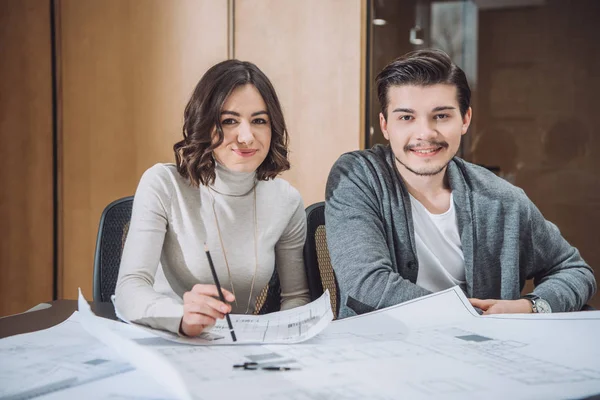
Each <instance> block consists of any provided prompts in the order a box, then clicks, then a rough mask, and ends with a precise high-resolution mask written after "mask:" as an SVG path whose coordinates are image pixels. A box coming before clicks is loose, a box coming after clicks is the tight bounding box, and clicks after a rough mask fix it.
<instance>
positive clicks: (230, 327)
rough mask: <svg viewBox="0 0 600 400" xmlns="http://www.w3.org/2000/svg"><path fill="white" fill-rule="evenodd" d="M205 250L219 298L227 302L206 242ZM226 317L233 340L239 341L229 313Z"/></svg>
mask: <svg viewBox="0 0 600 400" xmlns="http://www.w3.org/2000/svg"><path fill="white" fill-rule="evenodd" d="M204 252H205V253H206V258H208V265H210V270H211V272H212V275H213V279H214V280H215V285H216V286H217V291H218V292H219V298H220V299H221V301H222V302H223V303H225V296H223V291H222V290H221V284H220V283H219V277H218V276H217V271H216V270H215V265H214V264H213V262H212V257H211V256H210V252H209V251H208V246H207V245H206V243H204ZM225 318H226V319H227V325H228V326H229V333H230V334H231V340H233V341H234V342H237V339H236V337H235V332H234V331H233V325H231V319H230V318H229V314H225Z"/></svg>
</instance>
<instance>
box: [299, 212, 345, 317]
mask: <svg viewBox="0 0 600 400" xmlns="http://www.w3.org/2000/svg"><path fill="white" fill-rule="evenodd" d="M306 223H307V228H308V232H307V235H306V243H305V244H304V266H305V268H306V276H307V278H308V288H309V291H310V298H311V300H315V299H317V298H319V297H320V296H321V295H322V294H323V292H324V291H325V290H326V289H329V297H330V301H331V309H332V310H333V313H334V318H337V315H338V311H339V304H340V294H339V290H338V284H337V280H336V278H335V273H334V272H333V267H332V266H331V260H330V259H329V249H328V248H327V237H326V234H325V203H324V202H320V203H315V204H313V205H311V206H309V207H308V208H307V209H306Z"/></svg>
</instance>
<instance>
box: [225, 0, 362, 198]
mask: <svg viewBox="0 0 600 400" xmlns="http://www.w3.org/2000/svg"><path fill="white" fill-rule="evenodd" d="M363 3H364V1H363V0H328V1H321V0H307V1H295V0H261V1H253V0H236V2H235V54H234V56H235V58H238V59H240V60H244V61H251V62H254V63H256V64H257V65H258V67H259V68H260V69H262V70H263V71H264V72H265V74H266V75H267V76H268V77H269V79H271V81H272V82H273V85H274V86H275V89H276V90H277V94H278V95H279V99H280V101H281V103H282V105H283V111H284V114H285V118H286V122H287V124H288V130H289V132H290V142H291V146H290V148H291V152H290V160H291V163H292V169H291V170H290V171H288V172H286V173H284V174H283V178H285V179H287V180H289V181H290V183H292V184H293V185H294V186H295V187H296V188H297V189H298V190H299V191H300V193H301V194H302V197H303V199H304V204H305V205H307V206H308V205H309V204H312V203H314V202H317V201H322V200H323V199H324V192H325V183H326V181H327V176H328V174H329V170H330V169H331V166H332V165H333V163H334V162H335V160H337V158H338V157H339V156H340V155H341V154H342V153H344V152H347V151H351V150H357V149H359V148H360V147H361V145H362V141H363V139H362V138H363V136H362V134H363V132H362V131H363V126H362V123H361V121H362V120H363V119H362V118H361V116H362V114H363V113H364V101H363V99H362V97H361V85H362V84H364V82H361V75H362V74H363V73H364V71H362V70H361V65H362V57H363V56H364V49H363V47H364V41H362V40H361V39H362V35H363V34H364V21H363V19H365V18H364V15H363V13H364V4H363Z"/></svg>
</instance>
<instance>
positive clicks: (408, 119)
mask: <svg viewBox="0 0 600 400" xmlns="http://www.w3.org/2000/svg"><path fill="white" fill-rule="evenodd" d="M398 119H399V120H400V121H410V120H411V119H412V115H401V116H400V118H398Z"/></svg>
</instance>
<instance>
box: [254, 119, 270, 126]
mask: <svg viewBox="0 0 600 400" xmlns="http://www.w3.org/2000/svg"><path fill="white" fill-rule="evenodd" d="M252 122H254V123H255V124H259V125H263V124H266V123H267V120H266V119H264V118H256V119H255V120H254V121H252Z"/></svg>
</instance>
